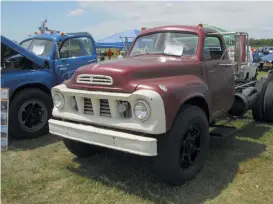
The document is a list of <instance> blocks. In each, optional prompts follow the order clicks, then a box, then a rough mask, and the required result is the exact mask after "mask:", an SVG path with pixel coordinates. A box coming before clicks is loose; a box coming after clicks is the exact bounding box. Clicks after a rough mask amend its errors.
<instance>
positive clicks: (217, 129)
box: [210, 125, 237, 139]
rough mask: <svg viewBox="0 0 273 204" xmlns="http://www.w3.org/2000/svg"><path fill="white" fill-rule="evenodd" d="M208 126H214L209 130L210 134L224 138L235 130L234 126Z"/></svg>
mask: <svg viewBox="0 0 273 204" xmlns="http://www.w3.org/2000/svg"><path fill="white" fill-rule="evenodd" d="M210 127H212V128H214V130H212V131H210V136H212V137H215V138H219V139H226V138H228V137H230V136H232V135H233V133H235V132H236V130H237V129H236V127H230V126H224V125H211V126H210Z"/></svg>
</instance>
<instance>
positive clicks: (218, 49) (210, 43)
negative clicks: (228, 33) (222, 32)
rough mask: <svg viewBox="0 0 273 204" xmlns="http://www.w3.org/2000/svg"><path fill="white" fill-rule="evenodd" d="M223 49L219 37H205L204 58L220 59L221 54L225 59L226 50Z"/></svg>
mask: <svg viewBox="0 0 273 204" xmlns="http://www.w3.org/2000/svg"><path fill="white" fill-rule="evenodd" d="M224 51H225V50H224V49H223V45H222V41H221V40H220V39H219V37H217V36H208V37H206V39H205V43H204V51H203V55H204V60H220V59H221V57H222V55H223V54H224V57H223V58H222V59H226V52H224Z"/></svg>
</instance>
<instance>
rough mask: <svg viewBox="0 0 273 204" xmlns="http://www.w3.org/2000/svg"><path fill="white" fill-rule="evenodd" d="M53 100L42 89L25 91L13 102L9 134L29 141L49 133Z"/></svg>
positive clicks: (19, 93) (17, 94)
mask: <svg viewBox="0 0 273 204" xmlns="http://www.w3.org/2000/svg"><path fill="white" fill-rule="evenodd" d="M52 107H53V104H52V99H51V97H50V95H49V94H47V93H45V92H43V91H42V90H40V89H35V88H31V89H24V90H21V91H20V92H18V93H16V95H15V97H14V98H13V100H12V101H11V105H10V116H9V132H10V136H11V138H16V139H28V138H35V137H39V136H42V135H43V134H46V133H47V132H48V119H49V118H50V117H51V112H52Z"/></svg>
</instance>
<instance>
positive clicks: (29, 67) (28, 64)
mask: <svg viewBox="0 0 273 204" xmlns="http://www.w3.org/2000/svg"><path fill="white" fill-rule="evenodd" d="M1 48H2V56H1V57H2V58H1V87H2V88H8V89H9V96H10V98H9V100H10V107H9V114H10V115H9V119H10V120H9V135H10V136H11V137H14V138H31V137H38V136H41V135H43V134H45V133H46V132H48V123H47V121H48V119H49V118H50V117H51V108H52V99H51V97H50V90H51V88H52V87H53V86H55V85H58V84H60V83H62V82H63V81H64V80H67V79H69V78H70V77H71V76H72V75H73V73H74V72H75V70H76V69H78V68H79V67H81V66H84V65H87V64H91V63H96V62H97V56H96V49H95V42H94V39H93V37H92V36H91V35H90V34H89V33H66V34H64V33H41V34H38V33H35V34H34V35H32V36H30V37H28V38H27V39H25V40H23V41H22V42H20V43H19V44H17V43H15V42H13V41H11V40H9V39H8V38H6V37H4V36H1ZM30 115H31V116H30Z"/></svg>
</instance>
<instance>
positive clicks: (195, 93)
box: [66, 26, 234, 129]
mask: <svg viewBox="0 0 273 204" xmlns="http://www.w3.org/2000/svg"><path fill="white" fill-rule="evenodd" d="M158 31H178V32H179V31H182V32H191V33H194V34H197V35H198V36H199V43H198V49H197V53H196V55H195V56H193V57H185V56H182V57H170V56H164V54H154V55H152V54H146V55H142V56H136V57H130V56H129V54H130V52H131V50H129V52H128V55H127V57H126V58H125V59H124V60H118V61H106V62H103V63H98V64H91V65H87V66H84V67H82V68H80V69H78V70H77V71H76V72H75V73H74V75H73V78H72V79H71V80H70V81H68V82H67V83H66V84H67V86H68V87H69V88H73V89H86V90H95V91H112V92H123V93H132V92H134V91H136V90H140V89H151V90H154V91H156V92H158V93H159V94H160V95H161V96H162V98H163V101H164V106H165V113H166V123H167V129H169V128H170V127H171V125H172V123H173V121H174V119H175V117H176V115H177V113H178V111H179V109H180V107H181V105H182V104H183V103H184V102H185V101H187V100H188V99H191V98H193V97H199V98H201V99H203V101H204V102H205V105H206V106H207V108H208V110H209V116H210V119H211V120H213V119H215V118H217V117H219V116H220V115H223V114H224V113H226V112H228V110H229V109H230V107H231V106H232V103H233V100H234V77H233V71H232V69H231V67H220V66H219V63H229V60H221V62H220V61H219V60H214V61H213V60H212V61H203V60H202V57H203V47H204V39H205V35H206V33H217V31H216V30H214V29H208V28H200V27H197V26H164V27H158V28H152V29H146V30H143V31H142V32H141V34H140V35H139V36H138V37H140V36H143V35H147V34H151V33H154V32H158ZM135 41H136V39H135ZM135 41H134V42H133V44H134V43H135ZM222 41H223V39H222ZM223 42H224V41H223ZM132 47H133V45H132V46H131V48H132ZM79 74H99V75H107V76H111V77H112V78H113V85H112V86H94V85H84V84H77V82H76V78H77V76H78V75H79ZM160 84H162V85H165V86H166V87H167V91H166V92H165V91H163V90H161V89H160V88H159V85H160Z"/></svg>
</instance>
